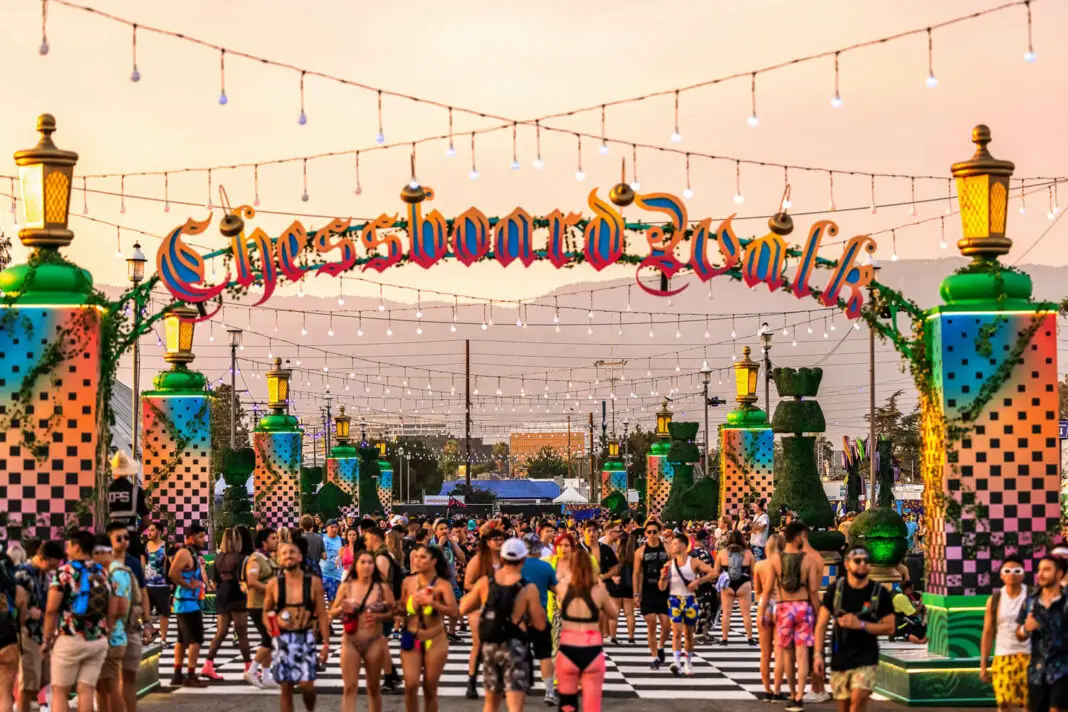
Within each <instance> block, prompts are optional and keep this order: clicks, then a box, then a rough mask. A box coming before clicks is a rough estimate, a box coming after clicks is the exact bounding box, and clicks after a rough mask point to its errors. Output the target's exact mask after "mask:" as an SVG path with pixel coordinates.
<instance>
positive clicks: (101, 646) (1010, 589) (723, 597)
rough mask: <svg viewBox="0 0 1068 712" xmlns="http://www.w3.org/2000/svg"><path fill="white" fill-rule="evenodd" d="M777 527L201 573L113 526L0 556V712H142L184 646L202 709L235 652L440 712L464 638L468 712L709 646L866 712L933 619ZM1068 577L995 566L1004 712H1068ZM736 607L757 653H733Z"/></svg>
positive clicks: (227, 540) (989, 642)
mask: <svg viewBox="0 0 1068 712" xmlns="http://www.w3.org/2000/svg"><path fill="white" fill-rule="evenodd" d="M782 522H783V526H782V527H781V529H780V530H778V531H775V530H773V529H772V528H771V526H770V524H769V520H768V515H767V512H766V511H765V510H764V505H763V502H758V503H756V504H755V505H754V506H753V508H752V510H751V511H749V512H746V513H744V514H743V515H741V516H738V517H735V518H733V519H732V518H724V519H723V520H721V521H719V522H715V523H705V524H703V525H702V524H700V523H688V524H683V525H679V526H676V527H670V526H665V525H664V524H662V523H661V522H658V521H656V520H655V519H650V520H649V521H647V522H645V523H644V526H642V525H641V523H640V522H637V521H632V520H626V521H618V520H611V519H607V518H603V517H601V518H597V517H595V518H590V519H586V520H583V521H576V520H574V519H572V518H565V517H560V516H552V517H547V518H533V519H522V518H518V517H512V518H509V517H495V518H490V519H485V520H482V519H467V518H454V519H448V518H439V519H430V518H422V519H413V520H408V519H406V518H404V517H402V516H394V517H392V518H390V519H385V518H363V519H356V518H353V517H346V518H343V519H342V520H340V521H336V520H335V521H328V522H323V521H322V520H321V519H320V518H318V517H312V516H304V517H302V518H301V521H300V525H299V527H295V528H292V529H289V528H283V529H277V530H276V529H259V530H257V531H253V530H250V529H249V528H247V527H244V526H238V527H235V528H232V529H226V530H225V531H222V532H219V533H218V541H217V544H216V546H215V547H214V550H215V554H214V558H213V560H212V561H211V562H210V564H209V563H206V561H205V553H206V552H207V551H208V550H209V543H208V532H207V531H206V530H205V529H204V528H203V527H201V526H197V525H193V526H190V527H188V528H187V529H185V530H184V531H183V532H181V539H180V540H177V539H176V538H175V536H174V535H175V533H173V532H168V531H166V528H165V525H163V524H162V523H159V522H151V523H149V524H148V525H147V526H146V527H144V529H143V531H142V532H140V533H138V532H135V531H131V530H130V529H128V528H127V526H125V525H123V524H118V523H113V524H111V525H109V526H108V527H107V528H106V531H104V532H103V533H100V534H93V533H91V532H89V531H84V530H79V531H72V532H71V533H70V534H69V535H68V536H67V537H66V541H65V543H64V542H58V541H44V542H38V541H25V542H10V541H9V542H6V547H5V549H6V551H5V553H4V554H3V555H2V556H0V712H9V711H10V710H13V705H15V704H16V703H17V706H18V709H19V712H30V710H31V707H32V705H34V704H38V705H39V709H40V710H41V712H47V710H48V709H49V707H48V706H49V705H50V706H51V709H52V710H53V712H67V710H68V709H69V707H70V705H71V704H72V703H71V700H72V698H73V695H74V694H75V693H76V695H77V697H76V699H77V707H78V712H92V710H93V709H94V705H95V708H96V709H97V710H100V711H101V712H135V711H136V708H137V689H138V688H137V676H138V671H139V669H140V666H141V658H142V651H143V647H144V646H146V645H148V644H150V643H151V642H152V641H153V640H156V639H159V640H161V642H162V643H163V644H164V645H171V644H173V645H174V669H173V670H172V671H161V675H163V674H169V675H170V679H169V684H170V685H172V686H185V687H194V688H199V687H206V686H209V685H210V684H211V683H212V682H213V681H216V680H221V679H223V678H222V675H221V674H220V672H219V671H217V670H216V668H215V658H216V655H217V653H218V652H219V649H220V646H221V644H222V643H223V642H225V641H226V640H227V637H228V636H231V635H232V636H233V637H234V639H235V640H236V641H237V646H238V649H239V650H240V654H241V657H242V658H243V660H244V680H245V681H246V682H247V683H248V684H249V685H251V686H254V687H256V688H280V696H281V709H282V712H292V710H293V708H294V696H295V695H296V694H298V693H299V695H300V696H301V697H302V700H303V703H304V706H305V708H306V709H308V710H311V709H313V707H314V704H315V681H316V677H317V675H318V674H319V673H321V672H322V671H323V670H324V669H325V667H324V666H325V664H326V662H327V660H328V658H329V657H330V653H331V651H332V649H333V648H332V647H331V646H332V645H333V646H340V664H341V673H342V679H343V685H344V687H343V698H342V710H343V712H355V710H356V698H357V693H358V691H359V690H360V684H359V683H360V677H361V670H362V677H363V690H364V691H365V692H366V695H367V704H368V707H369V709H370V710H371V712H380V710H381V708H382V697H381V696H382V694H383V692H395V691H398V690H403V693H404V696H405V709H406V712H417V710H418V708H419V697H420V696H422V698H423V705H424V708H425V709H426V710H427V712H436V711H437V709H438V683H439V681H440V679H441V675H442V671H443V670H444V667H445V663H446V660H447V657H448V651H449V647H450V646H451V645H460V644H463V645H465V649H466V645H467V643H466V642H464V641H466V638H462V637H461V636H460V634H461V633H463V632H469V634H470V640H471V643H470V648H469V655H468V684H467V697H468V698H471V699H477V698H478V697H479V696H480V688H481V694H482V695H484V697H485V709H486V711H487V712H495V711H496V710H498V709H499V708H500V706H501V703H502V702H503V703H506V704H507V706H508V709H509V710H510V712H517V711H518V710H519V709H520V708H521V707H522V705H523V703H524V701H525V699H526V696H527V693H528V692H529V691H530V690H531V689H532V688H533V687H534V679H535V675H536V674H537V675H538V676H540V678H541V680H542V682H543V684H544V688H545V693H544V701H545V703H546V704H547V705H550V706H558V707H559V708H560V709H561V710H563V711H564V712H575V711H576V710H577V709H578V708H579V707H580V706H581V707H582V708H583V709H584V710H586V711H587V712H598V711H599V710H600V707H601V697H602V688H603V683H604V679H605V655H604V646H606V645H608V646H618V645H631V646H638V645H641V644H643V645H644V646H645V647H646V648H647V650H648V666H649V668H650V669H651V670H661V669H662V668H665V667H666V668H667V669H666V670H665V671H664V672H665V673H666V674H672V675H676V676H689V675H692V674H694V665H695V662H696V664H698V665H700V664H701V663H700V662H699V661H695V660H694V653H693V651H694V645H695V642H696V641H701V642H702V643H706V644H707V643H715V644H718V645H721V646H728V645H743V646H746V647H748V646H753V647H754V648H759V650H760V659H761V664H760V669H761V675H762V681H763V688H764V689H763V692H762V693H760V694H759V695H758V697H761V698H762V699H764V700H766V701H769V702H781V703H785V709H786V710H787V711H788V712H795V711H798V710H803V708H804V703H805V702H824V701H827V700H829V699H831V698H832V697H833V698H834V699H835V700H836V701H837V705H838V708H839V710H842V712H846V711H848V710H864V709H865V708H866V705H867V700H868V698H869V696H870V694H871V691H872V689H873V688H874V685H875V674H876V668H877V664H878V657H879V638H880V637H882V638H887V637H889V638H891V639H893V638H897V639H899V640H907V641H910V642H912V643H916V644H920V643H924V642H926V628H925V625H924V622H923V621H924V615H925V611H924V610H923V606H922V603H921V602H920V599H919V597H918V595H917V594H916V592H915V588H914V586H913V584H912V583H911V582H909V581H905V582H904V583H902V584H900V585H898V586H896V587H894V588H893V589H889V588H888V587H886V586H884V585H882V584H879V583H877V582H875V581H873V580H871V579H870V578H869V573H870V571H871V565H872V562H871V556H870V554H869V552H868V550H867V549H865V548H864V547H862V546H857V547H851V548H849V549H847V550H846V551H845V552H844V563H843V570H841V571H840V572H839V576H838V578H837V580H836V581H835V582H833V583H830V584H829V585H828V584H827V583H825V581H824V569H825V566H824V560H823V557H822V555H821V554H820V553H819V552H818V551H816V550H815V549H814V548H813V547H812V546H811V545H810V544H809V541H808V528H807V527H806V526H805V524H804V523H803V522H802V521H800V520H799V519H798V518H796V517H792V516H789V515H787V516H784V517H782ZM843 524H844V525H848V521H845V522H843ZM139 534H141V535H143V536H139ZM1055 553H1056V552H1055ZM1060 553H1062V554H1065V555H1068V550H1065V551H1062V552H1060ZM1065 561H1066V559H1065V558H1059V557H1058V556H1055V555H1050V556H1047V557H1045V558H1043V559H1042V560H1041V561H1040V562H1039V563H1038V566H1037V586H1036V587H1035V588H1033V589H1028V587H1027V586H1025V585H1024V584H1023V578H1024V564H1023V562H1022V561H1019V560H1018V559H1017V558H1016V557H1012V556H1009V557H1007V558H1006V560H1005V561H1004V562H1002V565H1001V569H1000V573H1001V580H1002V583H1003V587H1002V588H1000V589H999V590H998V591H997V592H996V593H995V595H994V596H992V597H991V599H990V601H989V603H988V605H987V612H986V625H985V629H984V635H983V667H982V676H983V678H984V679H985V680H989V681H991V682H992V683H993V685H994V689H995V691H996V693H997V699H998V705H999V707H1001V708H1004V709H1008V708H1010V707H1020V708H1023V707H1029V708H1030V709H1032V710H1048V709H1051V708H1052V709H1068V616H1066V614H1068V607H1066V604H1065V603H1063V602H1062V599H1061V580H1062V578H1063V577H1064V575H1065ZM209 596H211V597H213V609H214V613H215V615H216V627H215V634H214V637H213V638H212V639H211V640H207V639H206V636H205V625H204V608H205V605H206V603H208V602H209ZM735 606H737V608H738V612H739V614H740V617H741V621H742V626H741V631H743V632H744V639H739V638H737V637H735V638H733V640H732V639H731V637H730V636H729V633H730V632H731V630H732V616H733V614H734V608H735ZM636 616H641V617H642V618H643V619H644V621H645V631H646V636H645V638H646V639H645V640H644V641H643V643H639V642H638V641H637V640H636V638H635V634H636ZM717 618H718V621H717ZM334 621H337V623H338V625H336V626H334V625H332V623H333V622H334ZM250 626H251V627H252V628H253V629H255V631H256V634H255V635H252V634H250V630H249V628H250ZM735 630H736V631H737V628H735ZM828 631H830V635H828ZM338 632H340V639H338V637H337V635H336V634H337V633H338ZM392 638H396V639H399V649H400V652H399V656H397V657H395V656H394V654H392V653H391V650H390V647H389V641H390V640H391V639H392ZM828 638H829V639H830V646H828V645H827V644H826V643H827V641H828ZM205 644H207V650H206V654H205V655H204V657H203V659H201V654H202V652H203V646H204V645H205ZM828 674H829V687H828V685H827V677H826V676H827V675H828ZM480 683H481V684H480ZM49 685H50V688H49ZM46 689H47V690H50V694H46ZM807 689H810V692H809V693H808V694H807V695H806V690H807ZM580 696H581V703H580Z"/></svg>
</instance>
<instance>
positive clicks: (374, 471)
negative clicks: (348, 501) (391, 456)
mask: <svg viewBox="0 0 1068 712" xmlns="http://www.w3.org/2000/svg"><path fill="white" fill-rule="evenodd" d="M358 452H359V455H360V484H359V489H358V494H359V502H360V515H361V516H366V515H368V514H374V513H375V512H380V511H382V503H381V502H379V500H378V476H379V474H380V473H381V470H380V469H379V468H378V448H375V447H361V448H360V449H359V450H358ZM393 481H394V482H396V473H394V478H393Z"/></svg>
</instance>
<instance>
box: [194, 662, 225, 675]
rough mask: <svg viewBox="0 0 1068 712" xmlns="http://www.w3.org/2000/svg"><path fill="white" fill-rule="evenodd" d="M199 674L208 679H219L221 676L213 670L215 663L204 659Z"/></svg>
mask: <svg viewBox="0 0 1068 712" xmlns="http://www.w3.org/2000/svg"><path fill="white" fill-rule="evenodd" d="M200 676H201V677H206V678H207V679H209V680H221V679H223V676H222V675H220V674H219V673H217V672H215V663H214V661H212V660H205V661H204V665H203V666H202V667H201V668H200Z"/></svg>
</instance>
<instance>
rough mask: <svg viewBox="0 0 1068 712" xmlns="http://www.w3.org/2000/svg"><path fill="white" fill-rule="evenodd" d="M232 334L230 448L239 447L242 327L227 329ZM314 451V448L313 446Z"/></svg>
mask: <svg viewBox="0 0 1068 712" xmlns="http://www.w3.org/2000/svg"><path fill="white" fill-rule="evenodd" d="M226 333H227V334H228V335H229V336H230V449H231V450H236V449H237V406H238V400H237V347H239V346H240V345H241V329H227V330H226ZM312 450H313V451H314V448H312Z"/></svg>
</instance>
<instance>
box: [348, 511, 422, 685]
mask: <svg viewBox="0 0 1068 712" xmlns="http://www.w3.org/2000/svg"><path fill="white" fill-rule="evenodd" d="M360 531H361V532H363V541H364V544H365V545H366V546H367V550H368V551H370V552H371V553H372V554H374V556H375V568H377V569H378V575H379V576H381V577H382V583H384V584H386V585H387V586H389V587H390V589H391V590H392V591H393V596H394V600H396V601H399V600H400V592H401V584H403V583H404V572H403V571H402V570H401V564H399V563H398V562H396V561H395V560H394V559H393V555H392V554H390V553H389V549H388V548H387V547H386V540H385V539H384V538H383V537H382V530H381V529H380V528H379V527H378V524H377V523H376V522H375V521H374V520H373V519H364V520H363V521H362V522H360ZM419 531H420V532H421V533H422V534H423V535H424V536H426V531H425V530H423V529H420V530H419ZM382 632H383V634H384V635H385V636H386V638H389V637H390V636H391V635H392V634H393V624H392V623H390V622H387V623H383V624H382ZM382 667H383V671H384V674H383V676H382V689H383V691H384V692H394V691H395V690H396V689H397V685H398V684H400V675H398V674H397V671H396V670H394V669H393V655H392V654H390V655H387V656H386V659H385V663H384V664H383V666H382Z"/></svg>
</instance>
